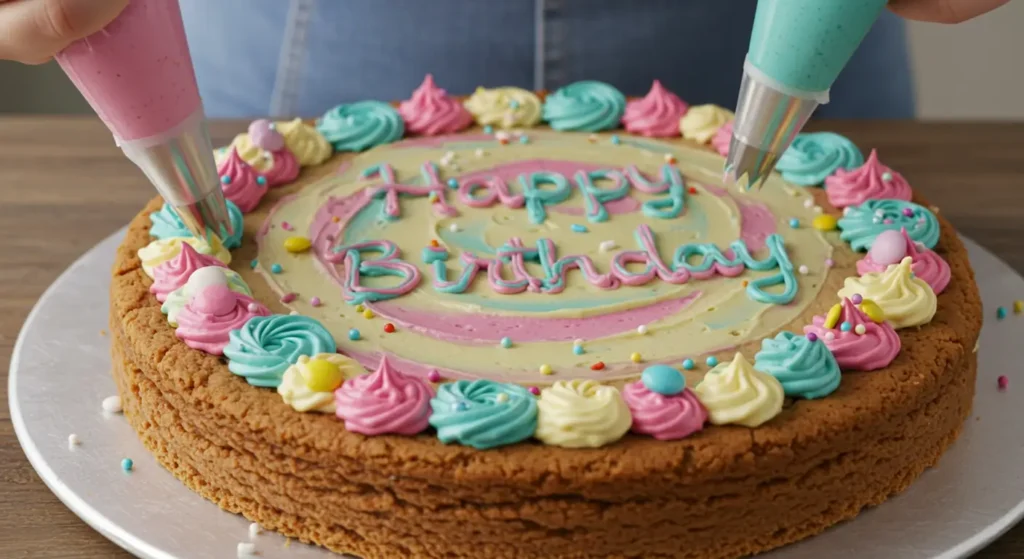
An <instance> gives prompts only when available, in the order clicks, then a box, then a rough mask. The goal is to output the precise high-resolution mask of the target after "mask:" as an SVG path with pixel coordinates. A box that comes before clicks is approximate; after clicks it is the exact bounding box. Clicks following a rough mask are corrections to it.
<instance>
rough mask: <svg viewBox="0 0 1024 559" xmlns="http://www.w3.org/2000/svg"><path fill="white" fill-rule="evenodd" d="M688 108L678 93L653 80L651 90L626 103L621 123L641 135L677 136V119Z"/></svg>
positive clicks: (630, 130)
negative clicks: (642, 96) (641, 97)
mask: <svg viewBox="0 0 1024 559" xmlns="http://www.w3.org/2000/svg"><path fill="white" fill-rule="evenodd" d="M689 108H690V107H689V105H687V104H686V102H685V101H683V100H682V99H680V98H679V96H678V95H676V94H675V93H672V92H671V91H669V90H667V89H665V87H664V86H663V85H661V82H660V81H658V80H654V83H653V84H651V90H650V91H649V92H648V93H647V95H646V96H644V98H643V99H636V100H633V101H630V102H629V103H627V104H626V112H625V113H624V114H623V115H622V124H623V125H624V126H625V128H626V130H627V131H629V132H632V133H633V134H640V135H641V136H654V137H660V138H669V137H672V136H678V135H679V119H681V118H683V115H684V114H686V110H687V109H689Z"/></svg>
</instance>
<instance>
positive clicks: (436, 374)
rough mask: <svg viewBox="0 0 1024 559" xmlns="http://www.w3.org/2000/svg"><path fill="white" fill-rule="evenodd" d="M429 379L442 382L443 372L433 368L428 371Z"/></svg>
mask: <svg viewBox="0 0 1024 559" xmlns="http://www.w3.org/2000/svg"><path fill="white" fill-rule="evenodd" d="M427 380H429V381H430V382H441V373H439V372H437V371H436V370H433V369H432V370H431V371H430V372H429V373H427Z"/></svg>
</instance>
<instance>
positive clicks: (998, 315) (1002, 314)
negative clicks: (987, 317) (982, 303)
mask: <svg viewBox="0 0 1024 559" xmlns="http://www.w3.org/2000/svg"><path fill="white" fill-rule="evenodd" d="M996 318H998V319H999V320H1002V319H1004V318H1006V307H999V308H998V309H996Z"/></svg>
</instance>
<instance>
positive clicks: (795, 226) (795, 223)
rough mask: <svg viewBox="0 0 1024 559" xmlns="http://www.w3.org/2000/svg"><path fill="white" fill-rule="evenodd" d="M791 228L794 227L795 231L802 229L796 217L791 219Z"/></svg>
mask: <svg viewBox="0 0 1024 559" xmlns="http://www.w3.org/2000/svg"><path fill="white" fill-rule="evenodd" d="M789 226H790V227H792V228H793V229H799V228H800V220H799V219H797V218H795V217H794V218H790V220H789Z"/></svg>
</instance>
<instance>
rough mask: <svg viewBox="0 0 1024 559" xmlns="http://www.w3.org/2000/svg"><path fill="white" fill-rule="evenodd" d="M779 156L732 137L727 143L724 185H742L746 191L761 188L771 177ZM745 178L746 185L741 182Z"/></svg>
mask: <svg viewBox="0 0 1024 559" xmlns="http://www.w3.org/2000/svg"><path fill="white" fill-rule="evenodd" d="M778 160H779V156H778V155H777V154H775V153H772V152H770V151H768V150H765V149H761V148H758V147H755V146H752V145H750V144H748V143H746V142H744V141H743V140H740V139H739V138H737V137H735V136H733V138H732V140H730V142H729V155H728V157H727V158H726V160H725V183H726V184H743V185H744V186H746V188H747V190H750V189H751V188H761V186H762V185H763V184H764V181H765V180H767V179H768V176H769V175H771V172H772V170H773V169H775V164H776V163H777V162H778ZM744 177H746V183H745V184H744V183H741V180H742V179H743V178H744Z"/></svg>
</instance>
